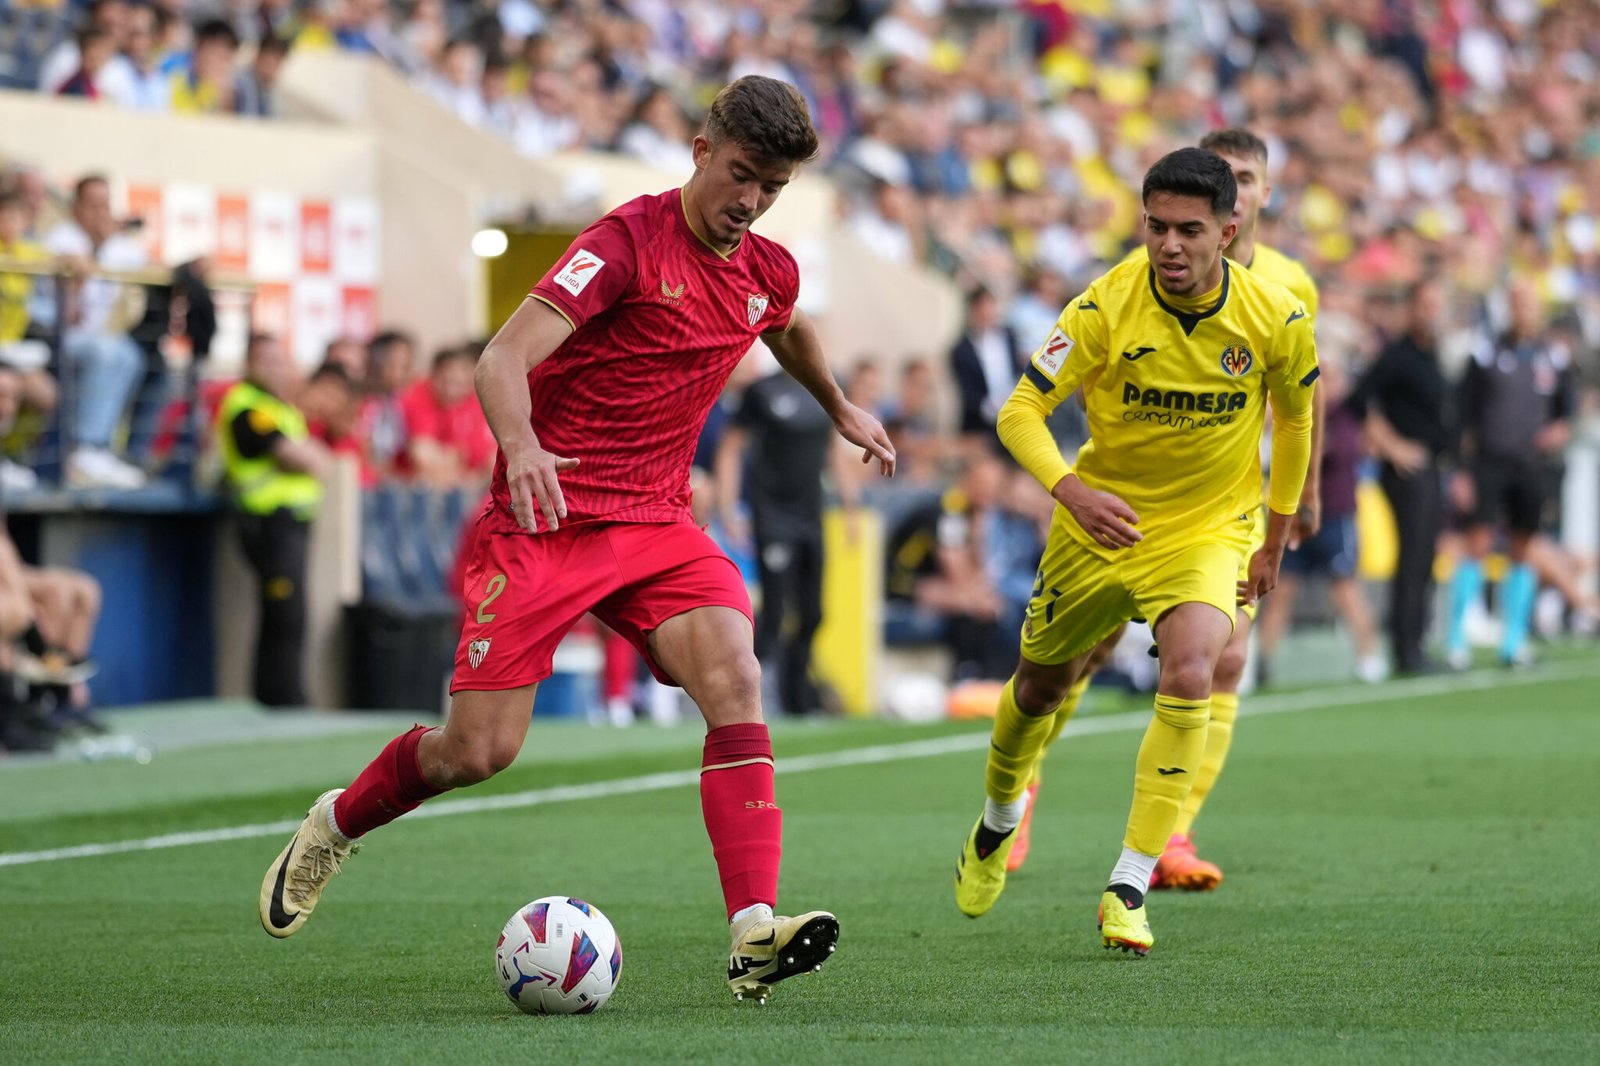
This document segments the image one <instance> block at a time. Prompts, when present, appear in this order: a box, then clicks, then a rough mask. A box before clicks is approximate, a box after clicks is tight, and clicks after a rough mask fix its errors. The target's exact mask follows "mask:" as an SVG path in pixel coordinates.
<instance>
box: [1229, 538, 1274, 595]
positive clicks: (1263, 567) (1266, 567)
mask: <svg viewBox="0 0 1600 1066" xmlns="http://www.w3.org/2000/svg"><path fill="white" fill-rule="evenodd" d="M1282 565H1283V551H1282V550H1281V549H1279V550H1276V551H1275V550H1273V549H1272V548H1270V547H1267V548H1261V549H1258V550H1257V551H1256V553H1255V554H1254V555H1252V556H1250V570H1249V576H1247V577H1246V578H1245V580H1243V581H1241V582H1239V585H1238V592H1239V602H1240V603H1241V604H1247V605H1254V604H1255V603H1257V602H1259V601H1260V599H1261V597H1263V596H1265V595H1266V594H1267V593H1269V592H1271V591H1272V590H1273V589H1275V588H1277V587H1278V569H1279V567H1281V566H1282Z"/></svg>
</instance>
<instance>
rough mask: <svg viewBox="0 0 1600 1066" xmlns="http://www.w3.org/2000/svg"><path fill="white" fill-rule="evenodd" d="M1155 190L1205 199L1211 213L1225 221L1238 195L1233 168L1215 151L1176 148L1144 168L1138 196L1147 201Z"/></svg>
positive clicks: (1148, 201) (1156, 191)
mask: <svg viewBox="0 0 1600 1066" xmlns="http://www.w3.org/2000/svg"><path fill="white" fill-rule="evenodd" d="M1158 192H1165V193H1171V194H1172V195H1173V196H1193V197H1196V198H1197V199H1201V200H1205V201H1207V202H1208V203H1210V204H1211V213H1212V214H1213V215H1215V216H1216V217H1217V218H1218V219H1220V220H1222V221H1224V222H1226V221H1227V219H1228V216H1229V215H1231V214H1233V204H1234V201H1235V200H1237V199H1238V197H1239V185H1238V183H1237V182H1236V181H1234V180H1233V168H1232V167H1230V166H1229V165H1228V161H1227V160H1226V159H1223V158H1222V157H1221V156H1220V155H1218V154H1217V153H1215V152H1209V151H1207V150H1206V149H1204V148H1179V149H1178V150H1177V151H1176V152H1169V153H1167V154H1166V155H1164V156H1162V157H1161V158H1160V159H1158V160H1156V165H1155V166H1153V167H1151V168H1150V169H1149V170H1147V171H1146V172H1145V175H1144V191H1143V194H1142V196H1141V200H1142V201H1143V202H1144V203H1145V204H1149V203H1150V194H1151V193H1158Z"/></svg>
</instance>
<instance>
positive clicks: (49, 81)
mask: <svg viewBox="0 0 1600 1066" xmlns="http://www.w3.org/2000/svg"><path fill="white" fill-rule="evenodd" d="M127 27H128V5H127V4H126V3H125V2H124V0H92V2H91V3H90V4H89V10H88V12H87V13H86V16H85V19H84V22H83V24H82V25H81V26H80V27H79V29H80V31H81V30H85V29H94V30H97V31H99V32H100V33H103V34H104V35H105V36H106V38H107V39H109V41H110V45H111V55H110V57H109V58H107V59H106V60H105V61H104V62H103V63H102V64H100V65H99V66H98V67H97V68H96V70H95V86H94V89H95V93H96V95H97V96H99V97H104V98H106V99H108V100H114V101H116V102H117V103H119V104H123V103H126V102H127V101H128V100H129V99H130V98H131V96H132V93H131V90H130V86H131V84H132V80H133V79H132V75H133V64H132V63H130V62H129V61H128V59H127V58H126V57H124V56H122V55H119V54H118V52H119V51H120V49H121V48H122V47H123V44H124V43H125V41H126V39H127ZM83 60H84V57H83V54H82V52H80V51H79V38H78V34H74V35H72V36H71V37H69V38H67V39H66V40H64V41H62V42H61V43H59V44H57V45H56V46H55V47H54V48H53V49H51V50H50V53H49V54H48V55H46V56H45V57H44V62H43V63H42V64H40V67H39V88H40V89H42V90H44V91H45V92H47V93H51V94H55V93H58V92H60V91H61V87H62V86H63V85H65V84H66V83H67V81H68V80H69V79H71V78H72V77H73V76H74V75H75V74H77V73H78V72H79V71H80V70H81V69H82V68H83V65H84V62H83ZM79 95H83V94H79Z"/></svg>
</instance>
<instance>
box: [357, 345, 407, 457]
mask: <svg viewBox="0 0 1600 1066" xmlns="http://www.w3.org/2000/svg"><path fill="white" fill-rule="evenodd" d="M416 351H417V349H416V342H415V341H413V340H412V339H411V336H410V335H409V334H406V333H402V332H400V331H398V330H385V331H384V332H382V333H380V334H378V335H377V336H376V337H374V338H372V342H371V343H370V344H369V345H368V346H367V376H366V388H365V392H364V395H363V396H362V399H361V436H362V438H363V439H364V440H365V441H366V442H367V462H366V464H365V467H366V468H368V469H370V470H371V471H372V472H373V474H374V475H375V476H376V477H378V478H379V479H380V480H381V479H383V478H388V477H393V476H394V473H395V464H396V463H398V462H399V461H400V456H401V454H402V453H403V452H404V451H405V447H406V416H405V411H404V410H403V409H402V408H401V406H400V395H401V392H402V391H403V390H404V389H405V388H406V386H408V385H409V384H410V383H411V374H412V370H413V368H414V367H415V366H416V358H417V356H416Z"/></svg>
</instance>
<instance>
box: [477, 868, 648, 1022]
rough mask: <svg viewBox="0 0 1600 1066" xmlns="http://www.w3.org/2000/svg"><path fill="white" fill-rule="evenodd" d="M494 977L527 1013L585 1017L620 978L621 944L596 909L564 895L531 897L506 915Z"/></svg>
mask: <svg viewBox="0 0 1600 1066" xmlns="http://www.w3.org/2000/svg"><path fill="white" fill-rule="evenodd" d="M494 968H495V973H497V974H499V976H500V984H501V986H502V987H503V988H504V989H505V990H506V995H507V996H510V997H511V1002H513V1003H515V1004H516V1005H517V1008H518V1009H519V1010H522V1011H524V1012H526V1013H528V1014H589V1013H591V1012H593V1011H597V1010H599V1009H600V1008H601V1007H603V1006H605V1005H606V1000H608V999H610V998H611V993H613V992H615V991H616V990H617V978H618V977H620V976H621V975H622V941H621V940H620V939H619V938H618V937H617V931H616V930H615V929H613V928H612V927H611V923H610V922H609V921H608V920H607V919H606V916H605V915H603V914H601V913H600V908H598V907H596V906H595V905H594V904H592V903H585V902H584V901H583V900H581V899H572V898H570V897H568V896H545V897H544V898H542V899H536V900H534V901H533V902H532V903H530V904H528V905H527V906H526V907H523V908H522V909H521V910H519V911H517V913H515V914H513V915H512V916H511V920H510V921H509V922H507V923H506V927H505V928H504V929H502V930H501V931H500V942H499V943H498V944H497V945H495V950H494Z"/></svg>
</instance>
